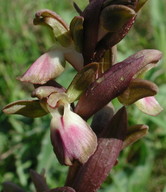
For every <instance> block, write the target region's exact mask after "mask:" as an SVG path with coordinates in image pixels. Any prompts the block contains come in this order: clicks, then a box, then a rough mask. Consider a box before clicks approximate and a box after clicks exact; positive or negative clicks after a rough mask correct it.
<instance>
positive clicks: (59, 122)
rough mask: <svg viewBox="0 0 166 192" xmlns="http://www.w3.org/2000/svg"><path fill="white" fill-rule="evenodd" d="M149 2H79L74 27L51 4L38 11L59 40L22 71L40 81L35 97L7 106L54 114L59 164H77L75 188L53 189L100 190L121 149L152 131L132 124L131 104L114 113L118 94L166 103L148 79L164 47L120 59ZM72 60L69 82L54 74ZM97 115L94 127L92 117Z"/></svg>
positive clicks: (146, 106)
mask: <svg viewBox="0 0 166 192" xmlns="http://www.w3.org/2000/svg"><path fill="white" fill-rule="evenodd" d="M145 2H146V0H118V1H117V0H91V1H90V3H89V5H88V6H87V7H86V8H85V10H83V11H82V10H80V8H79V7H78V6H77V5H76V4H74V7H75V8H76V10H77V12H78V13H79V16H76V17H74V18H73V20H72V21H71V23H70V25H69V26H68V25H67V24H66V23H65V22H64V21H63V19H62V18H61V17H60V16H59V15H57V14H56V13H54V12H52V11H50V10H41V11H39V12H37V13H36V15H35V18H34V24H35V25H40V24H41V25H46V26H48V27H49V28H51V29H52V32H53V34H54V37H55V40H56V43H55V45H54V46H53V47H52V48H51V49H50V50H48V51H47V52H46V53H44V54H43V55H42V56H40V57H39V58H38V59H37V60H36V61H35V62H34V63H33V64H32V65H31V66H30V67H29V69H28V70H27V71H26V72H25V73H24V74H23V75H22V76H21V77H19V78H18V79H19V80H20V81H22V82H28V83H31V84H33V85H34V91H33V92H32V95H31V96H32V97H34V98H36V99H33V100H21V101H16V102H13V103H11V104H8V105H7V106H5V107H4V109H3V111H4V112H5V113H7V114H21V115H24V116H27V117H32V118H36V117H41V116H44V115H47V114H48V113H50V114H51V116H52V119H51V131H50V132H51V142H52V145H53V149H54V152H55V154H56V156H57V158H58V160H59V161H60V163H62V164H65V165H69V166H71V168H70V170H69V176H68V178H67V182H66V184H67V185H69V186H71V187H73V189H72V188H68V187H63V188H61V189H60V188H58V189H57V190H56V189H55V190H54V191H63V190H64V191H74V190H76V191H79V192H83V191H86V192H91V191H96V190H97V188H99V187H100V185H101V184H102V182H103V181H104V179H105V178H106V176H107V175H108V173H109V171H110V169H111V168H112V167H113V166H114V164H115V162H116V160H117V157H118V155H119V152H120V151H121V150H122V149H123V148H124V147H126V146H128V145H129V144H131V143H133V142H135V141H136V140H138V139H139V138H141V137H142V136H144V135H145V134H146V133H147V130H148V127H147V126H145V125H136V126H133V127H128V124H127V113H126V109H125V107H123V108H121V109H120V110H119V111H118V112H117V113H116V114H114V111H113V107H112V106H110V102H111V100H112V99H114V98H116V97H117V98H118V100H119V102H120V103H122V104H123V105H124V106H127V105H131V104H133V103H135V104H136V105H137V107H138V108H139V109H140V110H142V111H143V112H145V113H147V114H149V115H157V114H158V113H159V112H160V111H161V110H162V108H161V106H160V105H159V104H158V102H157V101H156V99H155V98H154V95H155V94H156V93H157V91H158V89H157V86H156V85H155V84H154V83H152V82H150V81H147V80H144V79H143V74H144V72H146V71H147V70H149V69H150V68H152V67H153V66H155V64H156V63H157V62H158V61H159V60H160V59H161V56H162V54H161V52H160V51H158V50H152V49H151V50H150V49H149V50H142V51H139V52H138V53H136V54H134V55H132V56H130V57H128V58H127V59H125V60H124V61H121V62H119V63H116V56H115V54H116V53H115V52H116V44H117V43H118V42H120V41H121V40H122V39H123V38H124V37H125V35H126V34H127V33H128V31H129V30H130V28H131V27H132V25H133V23H134V21H135V19H136V16H137V12H138V11H139V10H140V8H141V7H142V6H143V5H144V4H145ZM66 61H67V62H69V63H70V64H71V65H72V66H73V67H74V68H75V70H76V71H77V74H76V76H75V77H74V78H73V80H72V82H71V84H70V86H69V87H68V88H67V89H65V88H64V87H63V86H62V85H59V84H58V83H57V82H56V81H55V79H56V78H57V77H58V76H59V75H61V73H62V72H63V70H64V68H65V62H66ZM94 114H95V115H94ZM92 115H94V117H93V121H92V125H91V127H92V128H91V127H90V126H89V125H88V123H87V122H86V120H87V119H88V118H89V117H91V116H92ZM110 128H111V129H110ZM78 162H79V164H78ZM81 164H82V165H81ZM96 169H97V171H95V170H96ZM88 175H90V176H88Z"/></svg>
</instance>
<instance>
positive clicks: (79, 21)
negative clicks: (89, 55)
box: [70, 16, 84, 52]
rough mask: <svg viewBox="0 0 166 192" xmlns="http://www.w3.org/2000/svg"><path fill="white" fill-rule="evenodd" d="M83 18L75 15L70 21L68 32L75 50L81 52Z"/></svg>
mask: <svg viewBox="0 0 166 192" xmlns="http://www.w3.org/2000/svg"><path fill="white" fill-rule="evenodd" d="M83 22H84V18H83V17H81V16H76V17H74V18H73V20H72V21H71V23H70V32H71V36H72V39H73V41H74V44H75V48H76V50H77V51H79V52H82V43H83Z"/></svg>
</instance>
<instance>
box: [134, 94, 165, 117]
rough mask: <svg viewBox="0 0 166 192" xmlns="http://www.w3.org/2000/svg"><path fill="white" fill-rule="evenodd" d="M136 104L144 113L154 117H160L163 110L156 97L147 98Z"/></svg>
mask: <svg viewBox="0 0 166 192" xmlns="http://www.w3.org/2000/svg"><path fill="white" fill-rule="evenodd" d="M135 104H136V106H137V107H138V109H140V110H141V111H142V112H144V113H146V114H148V115H152V116H156V115H158V114H159V113H160V112H161V111H162V110H163V108H162V107H161V106H160V104H159V103H158V102H157V100H156V99H155V97H145V98H143V99H140V100H138V101H137V102H135Z"/></svg>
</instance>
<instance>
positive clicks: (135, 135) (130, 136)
mask: <svg viewBox="0 0 166 192" xmlns="http://www.w3.org/2000/svg"><path fill="white" fill-rule="evenodd" d="M148 129H149V127H148V126H147V125H135V126H131V127H129V128H128V130H127V136H126V138H125V140H124V142H123V147H122V149H124V148H126V147H127V146H129V145H131V144H132V143H134V142H136V141H137V140H139V139H141V138H142V137H144V136H145V135H147V134H148Z"/></svg>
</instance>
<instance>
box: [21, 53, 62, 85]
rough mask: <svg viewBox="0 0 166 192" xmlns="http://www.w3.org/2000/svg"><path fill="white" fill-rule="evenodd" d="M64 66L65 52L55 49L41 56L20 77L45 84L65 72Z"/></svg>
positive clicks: (27, 80)
mask: <svg viewBox="0 0 166 192" xmlns="http://www.w3.org/2000/svg"><path fill="white" fill-rule="evenodd" d="M64 66H65V60H64V55H63V52H62V51H60V50H56V49H54V50H51V51H49V52H46V53H45V54H43V55H42V56H40V57H39V58H38V59H37V60H36V61H35V62H34V63H33V64H32V65H31V66H30V68H29V69H28V70H27V71H26V72H25V73H24V74H23V76H21V77H20V78H18V79H19V80H20V81H24V82H30V83H32V84H44V83H46V82H47V81H49V80H51V79H54V78H56V77H57V76H59V75H60V74H61V73H62V72H63V70H64Z"/></svg>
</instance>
